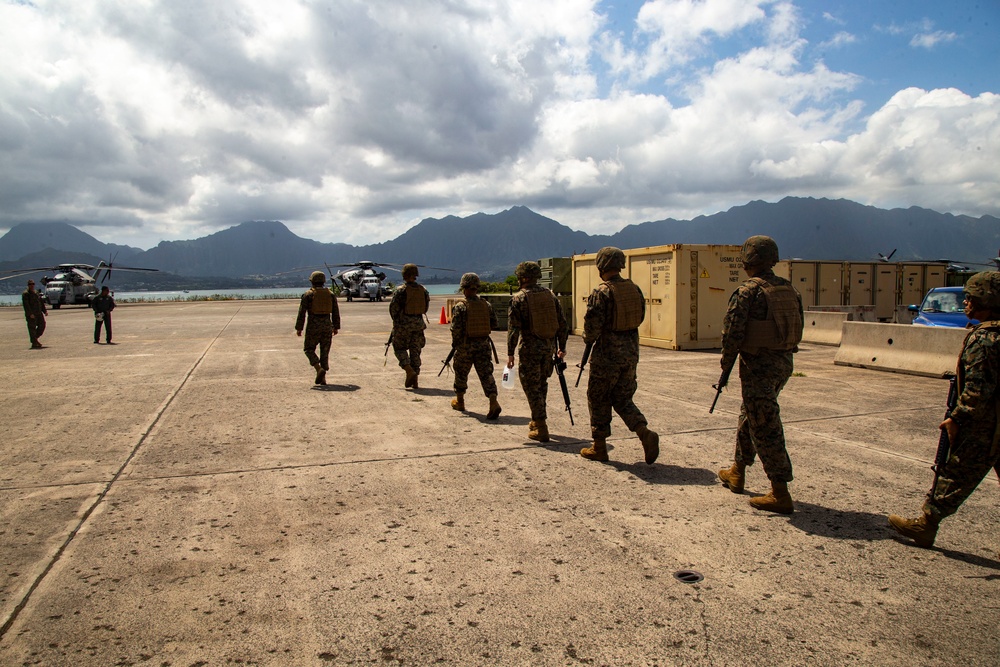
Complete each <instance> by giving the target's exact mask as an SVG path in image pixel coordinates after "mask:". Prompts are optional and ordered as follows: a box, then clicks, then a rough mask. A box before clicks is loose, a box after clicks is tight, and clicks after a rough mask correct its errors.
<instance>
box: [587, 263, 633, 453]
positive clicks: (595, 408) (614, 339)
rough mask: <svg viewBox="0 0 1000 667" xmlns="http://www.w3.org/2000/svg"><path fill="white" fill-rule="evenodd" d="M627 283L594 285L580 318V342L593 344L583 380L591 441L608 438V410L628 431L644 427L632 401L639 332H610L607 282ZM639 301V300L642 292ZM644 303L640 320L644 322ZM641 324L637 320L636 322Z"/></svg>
mask: <svg viewBox="0 0 1000 667" xmlns="http://www.w3.org/2000/svg"><path fill="white" fill-rule="evenodd" d="M612 282H613V283H628V284H632V285H634V283H631V281H628V280H625V279H624V278H621V277H619V276H616V277H614V278H611V279H610V280H608V281H607V282H604V283H601V284H600V285H598V286H597V287H596V288H595V289H594V291H593V292H591V294H590V297H589V298H588V299H587V313H586V315H584V318H583V340H584V342H586V343H594V347H593V349H592V351H591V353H590V354H591V356H590V376H589V379H588V381H587V407H588V408H590V432H591V435H592V436H593V437H594V438H607V437H608V436H609V435H611V410H612V408H614V410H615V412H617V413H618V416H619V417H621V418H622V421H624V422H625V425H626V426H627V427H628V429H629V430H630V431H635V430H636V429H638V428H639V427H640V426H643V425H645V424H646V418H645V417H644V416H643V414H642V412H640V410H639V408H637V407H636V405H635V403H634V402H633V401H632V397H633V396H634V395H635V391H636V389H637V383H636V374H635V369H636V365H637V364H638V363H639V330H638V329H629V330H627V331H613V330H612V321H613V318H614V313H615V303H614V296H613V294H612V291H611V290H612V288H611V286H610V285H609V284H608V283H612ZM635 289H636V290H637V291H639V298H640V299H641V298H642V291H641V290H639V286H638V285H635ZM645 315H646V308H645V302H643V304H642V319H645ZM640 321H641V319H640Z"/></svg>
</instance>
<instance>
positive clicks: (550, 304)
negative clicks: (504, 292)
mask: <svg viewBox="0 0 1000 667" xmlns="http://www.w3.org/2000/svg"><path fill="white" fill-rule="evenodd" d="M528 324H529V326H528V331H530V332H531V333H532V334H534V335H535V336H538V337H539V338H542V339H544V340H551V339H553V338H555V337H556V333H558V331H559V317H558V316H557V315H556V299H555V297H554V296H553V295H552V292H550V291H549V290H547V289H544V290H540V291H537V292H528Z"/></svg>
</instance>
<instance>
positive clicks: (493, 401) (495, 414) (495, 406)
mask: <svg viewBox="0 0 1000 667" xmlns="http://www.w3.org/2000/svg"><path fill="white" fill-rule="evenodd" d="M486 398H488V399H490V411H489V412H487V413H486V418H487V419H498V418H499V417H500V403H499V402H498V401H497V395H496V394H493V395H492V396H487V397H486Z"/></svg>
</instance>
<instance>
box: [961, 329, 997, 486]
mask: <svg viewBox="0 0 1000 667" xmlns="http://www.w3.org/2000/svg"><path fill="white" fill-rule="evenodd" d="M979 329H994V330H997V331H1000V321H998V320H989V321H987V322H980V323H979V324H977V325H976V326H974V327H972V330H971V331H969V333H968V334H966V336H965V340H964V341H962V351H961V352H960V353H959V354H958V366H957V368H956V369H955V377H956V379H957V382H958V387H957V389H958V394H959V396H961V395H962V389H963V388H964V387H965V368H964V366H962V355H964V354H965V348H966V347H967V346H968V345H969V339H970V338H972V334H974V333H975V332H976V331H978V330H979ZM994 402H995V404H996V414H997V423H996V425H995V426H994V428H993V442H992V443H991V444H990V456H993V455H995V454H996V452H997V449H998V448H1000V392H998V393H997V394H996V395H995V396H994ZM997 474H998V475H1000V470H998V471H997Z"/></svg>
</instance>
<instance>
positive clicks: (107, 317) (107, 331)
mask: <svg viewBox="0 0 1000 667" xmlns="http://www.w3.org/2000/svg"><path fill="white" fill-rule="evenodd" d="M101 325H104V340H106V341H107V342H109V343H110V342H111V313H104V319H103V320H97V319H95V320H94V342H95V343H99V342H100V341H101Z"/></svg>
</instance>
